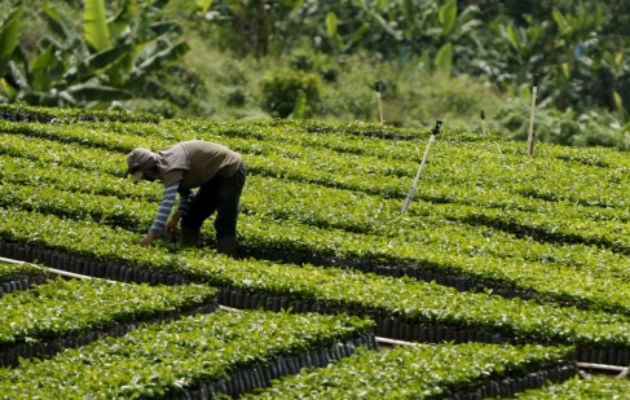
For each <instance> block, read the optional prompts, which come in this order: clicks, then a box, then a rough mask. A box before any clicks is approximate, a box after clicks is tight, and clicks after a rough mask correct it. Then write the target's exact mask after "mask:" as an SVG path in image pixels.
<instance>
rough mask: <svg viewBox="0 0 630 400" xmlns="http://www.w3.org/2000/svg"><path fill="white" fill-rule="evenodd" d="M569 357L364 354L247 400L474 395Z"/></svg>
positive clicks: (491, 352)
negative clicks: (487, 384)
mask: <svg viewBox="0 0 630 400" xmlns="http://www.w3.org/2000/svg"><path fill="white" fill-rule="evenodd" d="M569 358H570V349H567V348H554V347H541V346H523V347H520V346H519V347H512V346H498V345H480V344H462V345H450V344H449V345H438V346H432V345H422V346H418V347H414V348H408V347H403V348H397V349H394V350H392V351H384V352H380V353H374V352H365V351H363V352H357V353H355V354H354V355H352V356H351V357H348V358H346V359H343V360H341V361H339V362H336V363H335V364H334V365H331V366H328V367H327V368H318V369H309V370H306V371H303V372H301V373H300V374H298V375H296V376H292V377H287V378H283V379H281V380H279V381H276V382H275V383H274V384H273V385H272V386H271V387H270V388H269V389H265V390H263V391H262V392H261V393H258V394H252V395H248V396H245V397H244V398H245V399H248V400H254V399H255V400H262V399H295V398H300V399H324V398H328V399H333V398H337V399H350V398H364V399H379V398H380V399H383V398H392V399H394V398H406V397H408V396H410V395H413V396H414V397H413V398H415V399H433V398H438V397H439V396H444V397H449V394H450V390H454V391H456V390H463V391H466V390H465V389H468V390H470V391H471V392H472V391H474V390H475V389H476V386H477V385H478V384H479V382H485V381H488V380H493V381H495V382H496V381H499V380H501V378H503V377H507V376H512V377H518V376H519V375H520V376H524V375H526V374H527V373H528V372H532V371H537V370H540V369H543V368H549V367H553V366H557V365H559V364H561V363H562V362H563V361H564V362H566V360H568V359H569ZM497 386H498V385H497ZM497 392H498V391H497ZM495 394H496V392H495ZM484 397H485V396H484Z"/></svg>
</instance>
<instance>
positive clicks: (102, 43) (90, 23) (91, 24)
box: [83, 0, 111, 51]
mask: <svg viewBox="0 0 630 400" xmlns="http://www.w3.org/2000/svg"><path fill="white" fill-rule="evenodd" d="M83 22H84V25H83V27H84V29H85V40H86V41H87V42H88V43H89V44H90V46H91V47H92V48H93V49H94V50H96V51H103V50H106V49H108V48H109V47H110V46H111V44H110V39H109V28H108V26H107V15H106V13H105V4H104V3H103V0H85V11H84V15H83Z"/></svg>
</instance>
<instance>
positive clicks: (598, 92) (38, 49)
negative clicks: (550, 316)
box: [0, 0, 630, 149]
mask: <svg viewBox="0 0 630 400" xmlns="http://www.w3.org/2000/svg"><path fill="white" fill-rule="evenodd" d="M23 1H24V2H25V6H23V10H22V11H20V8H19V7H15V8H12V7H10V5H11V4H13V3H16V2H15V1H13V0H2V2H0V4H3V5H6V6H7V7H3V11H4V12H0V18H2V17H4V23H3V24H2V25H0V26H2V28H0V30H1V32H2V35H3V37H6V38H7V40H4V41H3V42H4V43H6V45H5V48H3V53H2V54H3V58H2V61H0V67H1V68H0V75H2V76H3V77H4V78H3V79H4V80H3V82H5V83H4V89H3V93H4V95H2V96H3V97H4V98H5V99H18V98H21V99H23V100H26V101H28V102H30V103H31V104H41V103H47V104H51V103H53V104H57V103H60V102H61V103H63V104H72V103H73V102H74V103H76V104H77V105H85V106H89V107H100V108H102V107H107V106H109V105H111V100H113V99H115V98H118V99H121V100H123V101H122V103H116V104H115V105H114V106H115V107H121V106H122V107H125V108H133V109H144V110H149V111H153V112H157V113H160V114H162V115H165V116H173V115H180V116H194V117H204V118H247V119H249V118H255V117H269V116H282V117H288V116H291V117H292V118H304V117H314V118H318V119H327V120H363V121H375V120H377V118H378V115H377V107H376V96H375V88H376V87H378V88H380V89H381V90H382V91H383V101H384V113H385V120H386V122H387V123H388V124H393V125H405V126H426V125H428V124H431V123H432V121H433V120H434V119H435V118H441V119H444V120H446V121H447V124H448V125H449V126H451V127H461V128H466V129H468V130H474V131H477V132H479V131H480V130H481V128H480V121H479V119H478V116H479V113H480V111H482V110H485V111H486V114H487V115H488V116H489V126H488V127H489V129H490V130H491V131H492V132H500V133H502V134H506V135H509V136H511V137H514V138H517V139H521V138H522V137H523V133H524V132H525V130H526V127H527V119H528V115H529V113H528V107H529V104H530V98H529V96H530V88H531V82H532V78H533V76H534V75H536V74H538V75H540V76H541V87H540V91H539V100H540V101H539V104H540V106H539V108H540V110H539V113H538V116H539V118H538V122H537V124H536V131H537V133H538V137H539V138H541V139H542V140H546V141H552V142H555V143H561V144H572V145H604V146H616V147H619V148H621V149H627V147H628V145H629V143H630V139H629V137H630V136H628V132H629V129H630V114H629V111H630V92H629V91H628V89H627V88H628V87H630V84H629V83H630V68H629V66H630V63H628V59H629V57H630V53H629V52H628V50H627V49H628V48H629V46H628V44H629V38H628V35H627V34H626V32H624V31H623V29H622V28H621V27H623V26H627V25H628V23H629V22H630V21H629V19H628V15H630V12H629V11H630V10H629V9H628V5H627V4H625V3H623V2H621V3H619V2H614V3H611V4H602V3H601V2H597V1H594V0H583V1H580V2H579V4H577V5H576V4H575V3H574V2H571V1H568V0H563V1H560V2H558V1H555V2H551V1H543V2H534V1H531V0H528V1H518V2H516V1H510V2H503V1H501V2H499V1H495V0H485V1H483V2H475V3H473V2H470V1H461V0H460V1H455V0H449V1H440V2H428V1H418V2H409V1H403V0H388V1H382V0H378V1H377V0H362V1H355V2H346V1H339V0H335V1H331V2H327V3H321V2H317V1H310V0H309V1H275V0H265V1H233V0H219V1H210V2H208V1H193V0H190V1H188V2H185V3H187V4H182V2H179V1H178V2H173V1H171V2H169V1H152V2H139V3H137V2H136V1H134V0H124V1H117V2H113V3H108V4H107V9H102V4H103V2H102V1H96V0H92V1H70V2H65V3H64V4H63V5H62V6H60V7H59V8H58V9H55V10H54V11H53V10H51V9H50V7H47V6H46V5H45V3H43V2H42V1H40V0H23ZM18 3H19V2H18ZM99 4H100V6H99ZM83 7H85V9H84V8H83ZM99 7H101V8H99ZM5 10H6V11H5ZM12 10H15V12H14V13H13V14H12ZM96 11H99V12H96ZM86 12H87V14H86ZM20 13H22V14H20ZM103 13H105V14H106V15H107V16H108V17H109V19H108V21H109V22H108V23H105V22H104V19H103V18H104V15H105V14H103ZM90 14H94V16H98V18H94V19H86V21H90V22H89V23H88V22H83V24H81V23H77V22H74V21H81V20H82V19H83V17H84V16H88V15H90ZM11 15H14V16H15V17H14V18H11ZM19 15H23V17H22V18H18V17H19ZM126 26H128V27H130V28H131V29H130V30H125V29H124V28H125V27H126ZM20 28H22V29H20ZM129 31H131V32H133V34H128V33H127V32H129ZM68 37H71V38H74V39H76V40H74V41H73V42H71V43H72V45H69V44H68V43H69V42H68V39H67V38H68ZM115 38H116V40H115ZM9 39H10V40H9ZM51 43H52V44H51ZM77 43H81V45H80V46H79V47H76V44H77ZM95 43H96V47H95V45H94V44H95ZM107 45H109V46H111V47H110V48H109V49H107V50H100V52H99V50H98V48H105V47H106V46H107ZM50 46H53V47H50ZM188 48H190V49H191V51H188V52H186V51H185V50H186V49H188ZM77 52H78V53H77ZM52 53H55V55H57V53H59V54H58V55H57V56H56V57H53V54H52ZM61 54H63V55H65V58H64V57H61ZM75 54H80V55H81V57H70V55H72V56H74V55H75ZM47 59H49V60H52V59H55V60H65V61H64V62H63V63H62V64H63V65H61V64H60V65H59V66H58V67H55V68H53V65H52V63H48V64H46V62H45V61H46V60H47ZM91 59H94V60H95V62H96V61H98V63H97V64H98V65H97V64H95V63H94V62H87V61H85V62H83V61H82V62H81V64H80V65H76V66H75V65H73V64H72V63H71V62H70V61H67V60H88V61H89V60H91ZM45 64H46V65H50V66H49V67H45V68H44V67H43V66H44V65H45ZM46 68H51V70H50V71H49V70H47V69H46ZM72 68H75V69H76V68H78V70H79V71H81V74H79V75H80V76H79V75H76V74H68V73H65V74H62V75H59V76H60V77H61V78H63V79H57V78H55V77H56V76H57V75H58V74H59V73H60V72H59V71H63V70H64V69H65V70H69V71H72ZM14 75H18V76H17V77H16V76H14ZM17 78H20V79H17ZM69 78H77V79H74V80H73V79H69ZM79 78H80V79H79ZM51 79H52V80H53V81H52V82H49V81H50V80H51ZM69 84H71V86H68V85H69ZM77 85H78V86H77ZM40 86H41V88H40ZM49 88H52V89H50V90H49ZM107 88H109V89H107ZM53 89H55V90H53ZM79 89H81V90H79ZM120 90H123V91H124V92H120ZM75 92H77V93H78V94H79V95H76V96H74V95H73V94H74V93H75ZM123 93H124V96H123ZM300 93H301V94H300ZM118 95H120V96H118ZM69 96H72V98H73V99H74V100H73V101H69V99H71V97H69ZM126 96H133V99H131V100H124V98H125V97H126ZM95 100H96V101H95ZM98 100H100V101H98Z"/></svg>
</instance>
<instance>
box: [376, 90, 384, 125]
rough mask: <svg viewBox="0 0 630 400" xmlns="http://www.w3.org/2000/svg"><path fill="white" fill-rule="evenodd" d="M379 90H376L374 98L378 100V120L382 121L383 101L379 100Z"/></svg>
mask: <svg viewBox="0 0 630 400" xmlns="http://www.w3.org/2000/svg"><path fill="white" fill-rule="evenodd" d="M381 97H382V96H381V91H380V90H378V91H376V100H377V102H378V120H379V121H380V122H381V124H382V123H383V120H384V119H383V102H382V101H381Z"/></svg>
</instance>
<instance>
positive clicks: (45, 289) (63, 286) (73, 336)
mask: <svg viewBox="0 0 630 400" xmlns="http://www.w3.org/2000/svg"><path fill="white" fill-rule="evenodd" d="M216 308H217V291H216V289H213V288H211V287H209V286H206V285H189V286H155V287H149V286H147V285H128V284H121V283H116V282H107V281H102V280H98V281H97V280H95V281H77V280H63V279H55V280H49V281H48V282H46V283H43V284H40V285H37V286H35V287H32V288H31V289H28V290H23V291H15V292H11V293H9V294H7V295H5V296H4V297H3V298H2V299H0V309H2V313H0V366H8V365H16V364H17V363H18V360H19V358H30V357H42V356H47V355H50V354H54V353H56V352H58V351H60V350H61V349H64V348H68V347H76V346H80V345H83V344H86V343H89V342H91V341H93V340H96V339H97V338H99V337H102V336H120V335H123V334H125V333H126V332H128V331H129V330H131V329H134V328H135V327H137V326H138V325H139V324H141V323H143V322H150V321H159V320H165V319H173V318H178V317H179V316H181V315H187V314H195V313H199V312H212V311H214V310H215V309H216Z"/></svg>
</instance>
